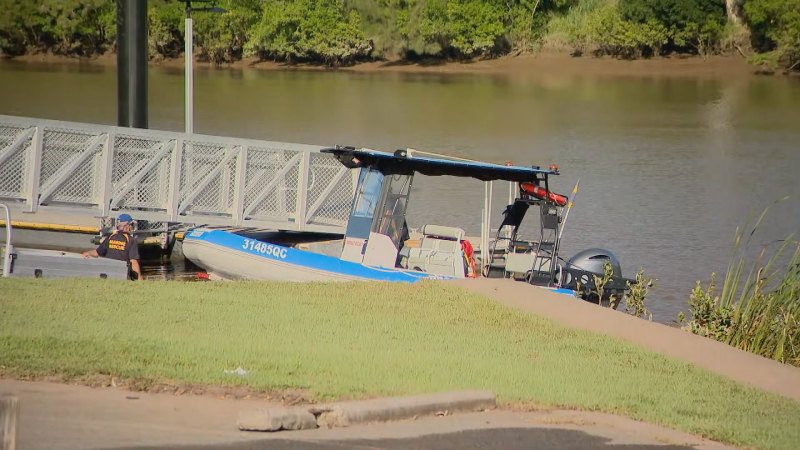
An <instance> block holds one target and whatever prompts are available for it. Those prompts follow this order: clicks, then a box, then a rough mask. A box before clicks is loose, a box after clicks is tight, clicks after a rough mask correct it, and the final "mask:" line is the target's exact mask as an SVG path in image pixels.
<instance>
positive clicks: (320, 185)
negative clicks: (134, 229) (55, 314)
mask: <svg viewBox="0 0 800 450" xmlns="http://www.w3.org/2000/svg"><path fill="white" fill-rule="evenodd" d="M322 148H323V147H320V146H314V145H304V144H293V143H286V142H270V141H261V140H252V139H239V138H233V137H220V136H206V135H199V134H185V133H175V132H167V131H156V130H146V129H139V128H123V127H115V126H105V125H96V124H86V123H76V122H63V121H53V120H44V119H35V118H25V117H15V116H4V115H0V202H3V203H6V204H8V205H9V206H10V208H11V210H12V212H13V213H14V217H18V218H21V219H18V220H24V221H26V222H41V223H47V224H61V225H65V226H76V225H86V224H95V225H101V226H102V223H101V221H102V220H104V219H108V218H110V217H113V216H116V215H118V214H120V213H123V212H126V213H129V214H130V215H132V216H133V217H134V218H135V219H137V220H143V221H146V223H149V224H150V226H151V227H154V228H161V227H163V226H164V224H168V225H174V224H183V225H187V226H191V225H201V224H202V225H218V226H230V227H252V228H259V229H274V230H291V231H311V232H321V233H337V234H342V233H344V228H345V226H346V222H347V217H348V213H349V210H350V205H351V203H352V199H353V196H354V192H355V186H356V181H357V173H356V171H353V170H348V169H347V168H345V167H344V166H342V165H341V164H340V163H339V162H337V161H336V160H335V159H334V158H333V157H331V156H330V155H327V154H324V153H320V149H322Z"/></svg>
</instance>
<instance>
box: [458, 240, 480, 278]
mask: <svg viewBox="0 0 800 450" xmlns="http://www.w3.org/2000/svg"><path fill="white" fill-rule="evenodd" d="M461 251H463V252H464V262H465V263H466V265H467V274H466V275H467V278H476V277H477V276H478V272H477V267H476V263H475V250H474V249H473V248H472V244H471V243H470V242H469V241H468V240H466V239H464V240H463V241H461Z"/></svg>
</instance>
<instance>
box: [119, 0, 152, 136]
mask: <svg viewBox="0 0 800 450" xmlns="http://www.w3.org/2000/svg"><path fill="white" fill-rule="evenodd" d="M117 125H119V126H121V127H136V128H147V0H117Z"/></svg>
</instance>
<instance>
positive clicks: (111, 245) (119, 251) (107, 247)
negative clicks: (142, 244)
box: [97, 231, 139, 261]
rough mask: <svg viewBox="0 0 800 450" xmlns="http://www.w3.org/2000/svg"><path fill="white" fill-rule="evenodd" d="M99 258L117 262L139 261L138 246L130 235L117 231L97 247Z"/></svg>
mask: <svg viewBox="0 0 800 450" xmlns="http://www.w3.org/2000/svg"><path fill="white" fill-rule="evenodd" d="M97 254H98V255H99V256H102V257H105V258H111V259H117V260H119V261H130V260H132V259H139V246H138V245H137V244H136V239H134V238H133V237H131V235H130V234H128V233H124V232H122V231H117V232H115V233H114V234H112V235H111V236H109V237H108V238H107V239H106V240H105V241H103V242H102V243H101V244H100V246H99V247H97Z"/></svg>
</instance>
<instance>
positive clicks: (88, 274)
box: [0, 203, 128, 280]
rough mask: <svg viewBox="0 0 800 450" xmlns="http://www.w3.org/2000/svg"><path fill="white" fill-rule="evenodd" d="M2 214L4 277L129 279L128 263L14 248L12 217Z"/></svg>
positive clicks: (7, 211)
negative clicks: (3, 217) (3, 219)
mask: <svg viewBox="0 0 800 450" xmlns="http://www.w3.org/2000/svg"><path fill="white" fill-rule="evenodd" d="M0 208H3V209H4V210H5V223H4V224H5V228H6V232H5V237H6V239H5V246H4V247H3V252H2V254H3V266H2V268H3V276H4V277H23V278H75V277H77V278H108V279H117V280H127V279H128V263H127V262H125V261H117V260H114V259H109V258H84V257H83V255H81V254H80V253H75V252H66V251H61V250H44V249H36V248H21V247H15V246H14V245H13V241H12V229H13V227H12V222H11V214H10V212H9V208H8V206H7V205H5V204H3V203H0Z"/></svg>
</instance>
